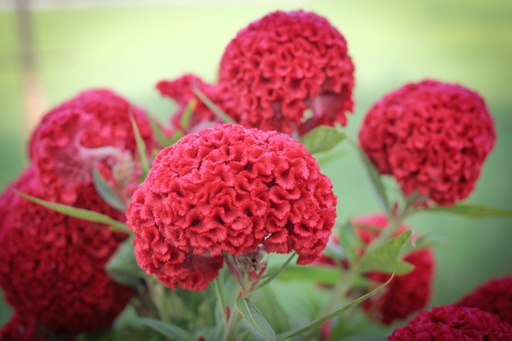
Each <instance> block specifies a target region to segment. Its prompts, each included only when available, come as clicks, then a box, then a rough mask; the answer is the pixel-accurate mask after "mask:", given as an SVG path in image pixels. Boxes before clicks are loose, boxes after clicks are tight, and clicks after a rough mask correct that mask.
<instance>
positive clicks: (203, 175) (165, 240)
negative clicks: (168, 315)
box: [127, 124, 336, 290]
mask: <svg viewBox="0 0 512 341" xmlns="http://www.w3.org/2000/svg"><path fill="white" fill-rule="evenodd" d="M335 207H336V197H335V195H334V194H333V192H332V184H331V182H330V181H329V179H328V178H327V177H326V176H324V175H323V174H321V173H320V171H319V167H318V165H317V163H316V161H315V159H314V158H313V157H312V156H311V155H310V154H309V153H308V152H307V150H306V149H305V148H304V146H303V145H301V144H300V143H299V142H297V141H296V140H293V139H292V138H290V137H289V136H287V135H283V134H278V133H277V132H263V131H259V130H256V129H246V128H243V127H241V126H238V125H229V124H228V125H217V126H215V127H214V128H212V129H204V130H202V131H200V132H199V133H198V134H189V135H186V136H185V137H183V138H182V139H181V140H179V141H178V142H177V143H176V144H175V145H173V146H171V147H168V148H165V149H163V150H162V151H161V152H160V153H159V154H158V156H157V157H156V159H155V162H154V163H153V168H152V169H151V171H150V173H149V175H148V177H147V178H146V180H145V181H144V182H143V183H142V184H141V185H140V186H139V188H138V189H137V191H136V192H135V193H134V195H133V197H132V202H131V204H130V207H129V209H128V212H127V217H128V225H129V226H130V228H131V229H132V230H133V231H134V232H135V240H134V245H135V253H136V256H137V261H138V263H139V266H140V267H141V268H143V269H145V270H146V271H147V272H148V273H155V274H156V275H157V277H158V278H159V279H160V280H161V281H162V282H164V283H165V284H166V285H167V286H170V287H173V288H174V287H176V285H177V284H180V285H181V286H182V287H183V288H187V289H192V290H196V289H197V288H205V287H206V286H207V285H208V283H207V282H204V283H203V285H202V286H200V285H198V284H197V283H196V284H195V285H194V286H193V288H191V287H190V286H188V284H187V283H184V282H183V280H182V279H181V278H179V277H178V275H177V273H176V272H175V269H174V268H175V266H181V269H183V268H187V269H188V268H190V267H191V266H190V265H188V264H189V263H187V259H189V258H188V257H192V255H196V256H198V255H201V256H203V257H211V258H212V259H211V263H209V264H210V265H211V266H212V268H211V269H210V271H209V272H204V271H203V273H204V275H205V279H206V280H207V281H209V280H211V279H212V278H213V277H215V276H216V273H215V272H216V271H218V269H219V268H220V267H221V266H222V262H221V261H218V259H217V258H216V257H222V256H223V255H224V253H227V254H229V255H232V256H238V255H240V254H247V253H249V252H251V251H255V250H257V248H258V245H260V244H262V245H263V246H264V248H265V249H266V251H268V252H277V253H289V252H291V251H293V250H295V251H296V252H297V253H298V255H299V259H298V261H297V262H298V263H300V264H307V263H310V262H312V261H313V260H315V259H316V258H317V257H318V255H319V254H321V252H322V251H323V250H324V248H325V245H326V243H327V240H328V238H329V235H330V233H331V229H332V226H333V225H334V220H335V217H336V209H335ZM191 263H192V264H195V263H196V262H194V261H193V259H192V262H191ZM192 267H194V266H192ZM209 274H211V275H212V277H211V278H210V276H209ZM206 277H207V278H206Z"/></svg>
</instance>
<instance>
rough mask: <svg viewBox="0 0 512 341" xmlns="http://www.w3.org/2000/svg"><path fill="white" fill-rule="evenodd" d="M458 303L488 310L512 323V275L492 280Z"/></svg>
mask: <svg viewBox="0 0 512 341" xmlns="http://www.w3.org/2000/svg"><path fill="white" fill-rule="evenodd" d="M457 305H460V306H464V307H472V308H478V309H480V310H484V311H488V312H490V313H492V314H494V315H496V316H498V317H499V318H501V319H502V320H503V321H505V322H508V323H509V324H511V325H512V276H506V277H502V278H495V279H493V280H490V281H489V282H487V283H485V284H483V285H482V286H480V287H478V288H477V289H475V290H474V291H473V292H472V293H470V294H468V295H466V296H465V297H463V298H462V299H461V300H460V301H459V302H457Z"/></svg>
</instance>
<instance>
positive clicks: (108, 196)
mask: <svg viewBox="0 0 512 341" xmlns="http://www.w3.org/2000/svg"><path fill="white" fill-rule="evenodd" d="M92 178H93V180H94V187H96V190H97V191H98V193H99V195H100V196H101V197H102V198H103V200H105V202H106V203H108V204H109V205H110V206H112V207H114V208H117V209H118V210H119V211H121V212H125V211H126V205H125V204H124V203H123V202H122V201H121V199H120V198H119V197H118V196H117V194H116V193H115V192H114V189H113V188H112V187H111V186H110V184H109V183H108V182H107V180H105V178H103V176H102V175H101V173H100V171H99V170H98V169H97V168H94V169H93V170H92Z"/></svg>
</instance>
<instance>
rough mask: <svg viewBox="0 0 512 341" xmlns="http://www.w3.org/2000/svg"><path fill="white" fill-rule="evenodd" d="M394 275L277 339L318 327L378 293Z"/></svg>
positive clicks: (278, 336) (280, 335)
mask: <svg viewBox="0 0 512 341" xmlns="http://www.w3.org/2000/svg"><path fill="white" fill-rule="evenodd" d="M394 276H395V275H394V274H393V275H391V277H390V278H389V279H388V280H387V282H385V283H384V284H382V285H380V286H378V287H377V288H375V289H374V290H372V291H370V292H369V293H367V294H366V295H363V296H361V297H359V298H357V299H355V300H353V301H352V302H350V303H348V304H346V305H344V306H343V307H341V308H339V309H337V310H335V311H333V312H332V313H330V314H327V315H325V316H322V317H319V318H317V319H316V320H314V321H313V322H311V323H310V324H309V325H307V326H305V327H299V328H295V329H292V330H290V331H288V332H285V333H282V334H279V335H277V340H279V341H282V340H286V339H288V338H291V337H293V336H296V335H300V334H303V333H305V332H307V331H309V330H311V329H313V328H318V327H320V326H321V325H322V324H323V323H324V322H326V321H328V320H330V319H332V318H334V317H336V316H339V315H341V314H342V313H344V312H345V311H347V310H349V309H350V308H353V307H355V306H356V305H358V304H359V303H361V302H363V301H364V300H366V299H368V298H370V297H371V296H373V295H375V294H376V293H378V292H379V291H381V290H382V289H384V287H386V285H388V284H389V283H390V282H391V280H392V279H393V277H394Z"/></svg>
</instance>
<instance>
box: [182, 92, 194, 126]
mask: <svg viewBox="0 0 512 341" xmlns="http://www.w3.org/2000/svg"><path fill="white" fill-rule="evenodd" d="M196 105H197V100H196V99H195V98H192V99H191V100H190V101H189V102H188V103H187V106H186V107H185V111H183V116H181V119H180V124H181V126H182V127H183V128H188V124H189V123H190V118H191V117H192V113H193V112H194V109H195V108H196Z"/></svg>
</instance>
